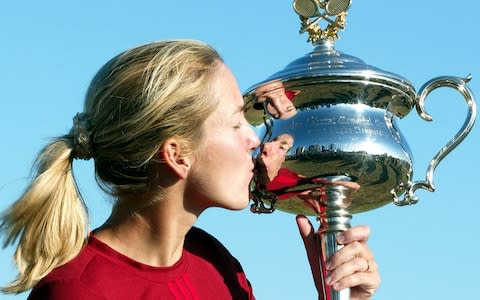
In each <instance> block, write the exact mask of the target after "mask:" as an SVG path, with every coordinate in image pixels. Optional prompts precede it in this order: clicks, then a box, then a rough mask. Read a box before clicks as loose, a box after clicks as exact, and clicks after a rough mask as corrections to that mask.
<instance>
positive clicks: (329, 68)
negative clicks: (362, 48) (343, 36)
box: [245, 0, 416, 117]
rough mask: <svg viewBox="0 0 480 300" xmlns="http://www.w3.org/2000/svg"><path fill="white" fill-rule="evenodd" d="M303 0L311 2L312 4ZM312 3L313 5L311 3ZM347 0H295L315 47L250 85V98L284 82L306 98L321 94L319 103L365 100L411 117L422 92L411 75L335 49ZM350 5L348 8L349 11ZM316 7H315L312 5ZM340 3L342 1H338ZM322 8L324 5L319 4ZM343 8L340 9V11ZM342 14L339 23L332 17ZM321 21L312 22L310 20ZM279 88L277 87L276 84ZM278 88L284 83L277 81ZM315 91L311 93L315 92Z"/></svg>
mask: <svg viewBox="0 0 480 300" xmlns="http://www.w3.org/2000/svg"><path fill="white" fill-rule="evenodd" d="M301 2H306V3H307V4H308V5H303V6H302V5H300V4H303V3H301ZM310 2H312V3H313V4H309V3H310ZM336 2H339V3H340V4H342V2H343V3H345V1H340V0H337V1H334V0H330V1H327V2H318V1H315V0H310V1H307V0H304V1H300V0H298V1H294V9H295V11H296V12H297V13H298V14H299V15H300V19H301V21H302V28H301V30H300V33H303V32H305V31H307V32H308V33H309V39H308V40H309V41H310V42H312V44H313V46H314V47H313V50H312V51H311V52H309V53H307V54H306V55H304V56H302V57H300V58H298V59H295V60H294V61H292V62H291V63H290V64H288V65H287V66H286V67H285V68H284V69H283V70H280V71H279V72H277V73H275V74H273V75H271V76H270V77H268V78H267V79H266V80H264V81H262V82H260V83H258V84H255V85H254V86H252V87H250V88H249V89H248V90H247V91H246V93H245V97H246V100H247V101H248V99H249V98H252V99H251V100H253V99H255V98H256V97H258V96H260V95H259V91H258V90H257V89H259V88H261V91H262V92H265V91H267V89H265V87H266V86H268V85H269V84H270V83H279V82H281V83H282V86H283V87H285V88H288V89H294V90H295V89H299V88H300V89H302V94H303V97H308V98H309V99H310V101H311V99H312V98H315V99H316V101H318V102H319V103H322V102H324V103H339V102H342V103H364V104H367V105H369V106H372V107H378V108H384V109H388V110H389V111H391V112H392V113H393V114H394V115H396V116H398V117H404V116H405V115H407V114H408V113H409V112H410V110H411V109H412V108H413V106H414V99H415V97H416V91H415V88H414V87H413V85H412V84H411V83H410V82H409V81H408V80H407V79H405V78H403V77H401V76H399V75H397V74H394V73H391V72H387V71H384V70H381V69H379V68H377V67H374V66H371V65H368V64H366V63H365V62H364V61H363V60H361V59H359V58H357V57H355V56H352V55H348V54H345V53H342V52H340V51H338V50H336V49H335V47H334V45H335V40H336V39H337V38H338V35H337V32H338V30H339V29H343V28H344V26H345V16H346V12H345V11H341V9H338V8H333V9H332V8H330V11H332V12H330V13H329V10H328V9H329V6H328V5H329V4H330V5H331V6H332V7H334V6H335V3H336ZM347 2H348V6H347V5H345V6H344V7H342V8H343V9H344V10H346V9H348V7H349V6H350V5H349V3H350V2H349V1H347ZM314 4H316V5H317V6H318V5H320V6H322V4H323V9H324V13H323V14H319V13H318V12H317V13H315V10H314V9H313V8H312V7H313V5H314ZM310 6H312V7H310ZM337 7H340V5H337ZM319 9H320V8H319ZM339 11H341V12H340V13H338V12H339ZM335 13H336V19H335V21H332V20H330V19H329V18H327V17H328V16H329V15H330V16H331V15H333V14H335ZM312 17H314V18H315V17H316V18H317V19H315V20H313V21H310V18H312ZM320 19H322V20H327V21H328V22H327V23H328V24H329V25H328V26H327V28H326V29H321V28H320V25H319V20H320ZM272 86H275V85H272ZM277 86H278V85H277ZM309 91H310V93H309Z"/></svg>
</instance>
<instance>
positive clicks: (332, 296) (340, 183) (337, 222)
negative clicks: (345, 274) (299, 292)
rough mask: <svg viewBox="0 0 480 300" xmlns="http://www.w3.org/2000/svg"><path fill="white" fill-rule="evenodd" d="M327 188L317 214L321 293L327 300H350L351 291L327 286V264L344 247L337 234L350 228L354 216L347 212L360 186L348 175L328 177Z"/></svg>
mask: <svg viewBox="0 0 480 300" xmlns="http://www.w3.org/2000/svg"><path fill="white" fill-rule="evenodd" d="M326 179H327V183H326V184H325V186H324V191H325V193H324V194H323V195H321V196H320V204H321V209H320V212H319V215H318V220H319V221H320V228H319V239H318V242H319V247H320V249H322V255H321V257H320V258H319V259H320V264H319V265H320V268H321V270H320V275H321V285H322V291H319V293H321V295H322V296H323V298H321V299H324V300H348V299H350V289H343V290H341V291H336V290H334V289H332V288H331V287H330V286H329V285H328V284H326V278H327V269H326V266H325V265H326V261H327V260H328V259H329V258H330V256H332V255H333V254H334V253H335V252H336V251H338V250H339V249H341V248H342V247H343V245H339V244H337V241H336V239H337V235H338V234H339V233H340V232H342V231H345V230H347V229H348V228H350V227H351V226H350V220H351V219H352V214H351V213H350V212H349V211H348V209H347V208H348V206H349V205H350V204H351V201H352V200H351V195H352V194H353V193H354V192H356V191H357V190H358V187H359V186H358V185H357V184H356V183H353V182H351V178H350V177H349V176H345V175H338V176H329V177H328V178H326Z"/></svg>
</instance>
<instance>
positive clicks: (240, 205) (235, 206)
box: [225, 196, 250, 210]
mask: <svg viewBox="0 0 480 300" xmlns="http://www.w3.org/2000/svg"><path fill="white" fill-rule="evenodd" d="M249 202H250V198H249V197H247V196H245V198H244V200H243V201H239V200H238V199H237V201H236V202H235V203H234V202H232V204H231V205H228V206H226V207H225V208H226V209H230V210H242V209H244V208H246V207H247V206H248V203H249Z"/></svg>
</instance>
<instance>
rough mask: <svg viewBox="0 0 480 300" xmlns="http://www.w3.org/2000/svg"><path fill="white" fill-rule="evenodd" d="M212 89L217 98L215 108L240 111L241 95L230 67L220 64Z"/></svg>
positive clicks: (241, 107)
mask: <svg viewBox="0 0 480 300" xmlns="http://www.w3.org/2000/svg"><path fill="white" fill-rule="evenodd" d="M212 91H213V94H214V95H215V97H216V99H218V107H217V110H221V111H223V112H231V113H235V112H241V111H242V110H243V97H242V94H241V93H240V89H239V88H238V84H237V80H236V79H235V76H234V75H233V73H232V72H231V71H230V69H229V68H228V67H227V66H226V65H225V64H222V65H221V66H220V68H219V69H218V71H217V73H216V75H215V78H214V80H213V82H212Z"/></svg>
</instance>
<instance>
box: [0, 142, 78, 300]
mask: <svg viewBox="0 0 480 300" xmlns="http://www.w3.org/2000/svg"><path fill="white" fill-rule="evenodd" d="M73 146H74V145H73V138H72V136H71V135H65V136H63V137H60V138H57V139H55V140H54V141H53V142H52V143H50V144H49V145H47V146H46V147H45V148H44V149H43V150H42V151H40V153H39V155H38V157H37V159H36V162H35V165H34V171H35V176H34V177H33V179H32V181H31V183H30V185H29V186H28V187H27V188H26V190H25V192H24V193H23V195H22V196H21V197H20V198H19V199H18V200H17V201H16V202H15V203H14V204H13V205H12V206H11V207H10V208H9V209H7V210H6V211H5V212H4V213H3V214H2V215H1V216H0V234H3V235H4V237H5V240H4V244H3V246H4V247H7V246H9V245H12V244H14V243H15V242H17V241H18V246H17V249H16V251H15V261H16V264H17V267H18V270H19V274H18V277H17V278H16V279H15V280H14V281H13V282H12V283H10V285H8V286H6V287H4V288H3V289H2V291H3V292H5V293H20V292H23V291H26V290H28V289H30V288H32V287H33V286H34V285H35V284H36V283H37V282H38V281H39V280H40V279H42V278H43V277H45V276H46V275H47V274H48V273H49V272H50V271H51V270H52V269H54V268H56V267H58V266H60V265H62V264H64V263H66V262H67V261H69V260H71V259H72V258H73V257H74V256H76V255H77V254H78V253H79V252H80V250H81V249H82V247H83V245H84V243H85V238H86V232H85V231H86V225H87V211H86V207H85V205H84V203H83V200H82V198H81V195H80V193H79V191H78V188H77V185H76V183H75V179H74V177H73V173H72V148H73Z"/></svg>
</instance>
